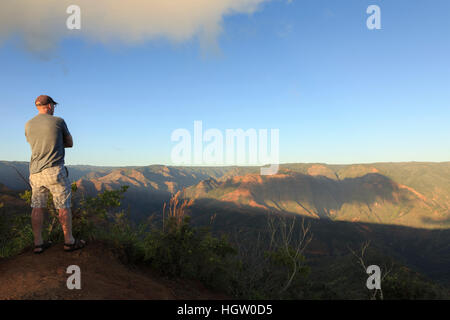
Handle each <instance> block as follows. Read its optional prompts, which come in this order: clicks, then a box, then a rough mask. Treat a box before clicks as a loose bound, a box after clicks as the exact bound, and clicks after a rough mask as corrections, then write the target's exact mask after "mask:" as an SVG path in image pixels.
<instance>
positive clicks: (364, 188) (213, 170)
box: [0, 161, 450, 228]
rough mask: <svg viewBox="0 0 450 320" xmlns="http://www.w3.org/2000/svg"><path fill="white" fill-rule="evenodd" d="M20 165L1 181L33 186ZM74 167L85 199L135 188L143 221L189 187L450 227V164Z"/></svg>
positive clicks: (314, 211) (360, 217) (206, 196)
mask: <svg viewBox="0 0 450 320" xmlns="http://www.w3.org/2000/svg"><path fill="white" fill-rule="evenodd" d="M14 167H15V168H17V170H18V171H19V172H20V173H21V174H22V175H23V176H24V177H26V178H27V177H28V163H26V162H6V161H0V183H2V184H4V185H5V186H6V187H8V188H9V189H13V190H24V189H26V188H28V187H27V185H26V184H25V182H24V181H23V180H22V179H21V178H20V176H19V175H18V174H17V172H16V171H15V169H14ZM68 167H69V172H70V175H69V177H70V179H71V180H72V181H76V182H77V185H78V187H79V189H80V192H81V193H83V194H87V195H94V194H96V193H97V192H99V191H103V190H106V189H118V188H119V187H120V186H122V185H128V186H129V187H130V188H129V191H128V192H127V194H126V198H125V201H124V204H125V205H126V206H128V207H129V208H130V210H131V212H132V213H133V214H134V215H135V216H137V217H145V216H147V215H149V214H151V213H153V212H156V211H159V210H161V207H162V203H163V202H165V201H167V200H168V199H169V198H170V196H171V195H172V194H175V193H177V192H180V191H183V190H184V189H186V190H184V191H183V192H184V196H185V197H187V198H191V199H194V200H195V201H196V202H197V204H198V203H199V202H201V203H202V204H203V205H205V206H206V207H211V206H216V207H217V206H218V207H220V208H221V209H223V208H227V207H230V206H231V207H233V208H235V209H236V208H241V210H243V211H274V212H287V213H295V214H301V215H305V216H308V217H313V218H320V219H330V220H342V221H353V222H356V221H359V222H372V223H382V224H396V225H405V226H412V227H424V228H448V227H450V162H442V163H420V162H405V163H374V164H355V165H327V164H318V163H316V164H283V165H281V166H280V170H279V172H278V174H277V175H274V176H261V175H260V174H259V168H258V167H174V166H164V165H151V166H145V167H125V168H111V167H95V166H68Z"/></svg>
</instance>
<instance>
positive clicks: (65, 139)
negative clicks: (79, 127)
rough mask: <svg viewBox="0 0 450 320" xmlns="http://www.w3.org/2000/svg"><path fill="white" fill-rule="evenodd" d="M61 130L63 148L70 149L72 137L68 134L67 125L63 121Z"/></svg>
mask: <svg viewBox="0 0 450 320" xmlns="http://www.w3.org/2000/svg"><path fill="white" fill-rule="evenodd" d="M62 130H63V143H64V148H72V147H73V139H72V135H71V134H70V132H69V129H67V125H66V122H65V121H64V120H63V122H62Z"/></svg>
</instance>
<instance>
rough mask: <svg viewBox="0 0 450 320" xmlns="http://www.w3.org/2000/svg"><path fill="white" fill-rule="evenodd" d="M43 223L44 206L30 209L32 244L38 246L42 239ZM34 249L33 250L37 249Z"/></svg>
mask: <svg viewBox="0 0 450 320" xmlns="http://www.w3.org/2000/svg"><path fill="white" fill-rule="evenodd" d="M43 224H44V208H33V210H32V211H31V227H32V228H33V236H34V245H35V246H40V245H42V244H43V242H44V241H43V240H42V226H43ZM37 250H38V249H36V250H35V251H37Z"/></svg>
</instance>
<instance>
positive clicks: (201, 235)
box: [0, 185, 449, 299]
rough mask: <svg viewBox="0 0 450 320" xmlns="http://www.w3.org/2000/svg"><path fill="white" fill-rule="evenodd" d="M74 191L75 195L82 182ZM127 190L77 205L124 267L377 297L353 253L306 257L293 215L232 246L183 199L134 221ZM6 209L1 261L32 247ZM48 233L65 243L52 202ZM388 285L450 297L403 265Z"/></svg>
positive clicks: (85, 225) (246, 293) (393, 292)
mask: <svg viewBox="0 0 450 320" xmlns="http://www.w3.org/2000/svg"><path fill="white" fill-rule="evenodd" d="M72 190H73V193H74V194H75V195H76V194H77V192H78V190H77V188H76V185H73V187H72ZM126 191H127V187H122V188H120V189H118V190H106V191H103V192H101V193H99V194H98V195H97V196H95V197H87V198H82V197H78V200H74V203H73V229H74V234H75V236H77V237H80V238H83V239H86V240H88V241H100V242H103V243H105V244H107V245H108V246H109V247H110V248H111V250H112V251H113V252H115V253H116V254H117V255H118V257H119V258H120V259H121V260H122V262H124V263H125V264H133V265H136V266H149V267H151V268H152V269H153V270H154V271H157V272H159V273H160V274H161V275H164V276H167V277H173V278H188V279H197V280H200V281H201V282H203V283H204V284H205V285H206V286H207V287H208V288H211V289H215V290H217V291H221V292H223V293H226V294H228V295H229V296H231V297H235V298H240V299H369V298H371V297H372V292H369V291H368V290H367V289H366V288H364V284H365V279H366V278H367V274H365V272H363V270H362V269H361V268H360V266H358V263H357V261H356V259H354V257H353V256H352V255H351V254H349V253H348V254H347V255H345V256H342V258H331V257H330V262H329V263H328V262H326V261H325V262H324V260H323V261H322V262H321V264H319V265H317V264H316V263H315V261H314V260H311V261H310V260H308V259H306V258H305V250H306V248H307V247H308V244H309V243H310V241H311V236H312V235H311V229H310V226H309V225H308V224H305V221H304V220H302V221H301V222H298V221H296V220H295V219H291V218H289V217H287V216H281V215H271V216H268V219H267V221H266V223H267V230H266V232H262V231H260V230H259V231H258V232H256V233H254V234H253V235H250V236H249V235H248V234H246V235H235V236H236V239H234V241H231V240H229V239H228V237H226V236H224V235H222V236H220V237H219V236H214V235H213V234H212V233H211V231H210V230H209V228H207V227H194V226H193V225H192V223H191V218H190V216H188V215H187V207H188V203H187V202H186V200H180V199H178V198H177V197H176V196H175V197H174V198H172V199H171V201H170V203H169V205H168V207H167V208H166V207H164V212H163V219H162V221H159V222H157V221H155V219H153V218H150V219H148V220H147V221H144V222H143V223H135V222H133V221H132V220H131V219H129V214H128V212H127V211H126V210H123V209H121V199H122V198H123V195H124V194H125V192H126ZM21 197H22V199H24V200H25V201H28V202H29V201H30V197H31V194H30V192H29V191H27V192H24V193H23V194H22V195H21ZM75 198H77V197H74V199H75ZM4 211H5V208H2V204H0V258H6V257H10V256H14V255H17V254H19V253H20V252H22V251H23V250H28V249H30V250H31V246H32V243H33V237H32V230H31V223H30V215H29V212H28V213H26V214H14V215H10V216H7V215H6V214H5V212H4ZM338 231H339V230H334V232H338ZM230 234H232V233H230ZM43 235H44V238H45V239H48V240H52V241H54V242H62V241H63V234H62V230H61V227H60V225H59V223H58V217H57V212H56V210H55V209H54V207H53V203H52V199H51V198H50V199H49V202H48V217H47V219H46V223H45V228H44V234H43ZM371 251H374V250H372V249H371ZM375 251H376V250H375ZM371 254H372V253H371ZM375 256H376V255H375ZM380 259H381V260H380ZM383 259H386V257H384V256H380V255H378V256H376V258H374V256H373V254H372V256H371V255H369V256H368V260H367V263H371V262H373V261H385V260H383ZM383 270H385V269H383ZM382 283H383V285H382V286H383V298H384V299H445V298H448V297H449V296H448V291H446V290H445V289H442V288H441V287H438V286H437V285H435V284H433V283H431V282H430V281H428V280H426V279H424V278H423V277H422V276H421V275H418V274H417V273H415V272H413V271H411V270H410V269H407V268H405V267H404V266H402V265H401V264H398V265H396V267H395V268H392V270H390V272H389V274H387V275H386V277H385V278H384V279H383V282H382ZM376 297H377V298H380V296H379V295H378V296H376Z"/></svg>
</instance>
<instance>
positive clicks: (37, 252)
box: [33, 241, 52, 254]
mask: <svg viewBox="0 0 450 320" xmlns="http://www.w3.org/2000/svg"><path fill="white" fill-rule="evenodd" d="M51 246H52V242H51V241H47V242H44V243H43V244H41V245H39V246H34V251H33V252H34V253H35V254H41V253H42V252H44V251H45V250H47V249H48V248H50V247H51ZM36 249H41V250H39V251H36Z"/></svg>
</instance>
